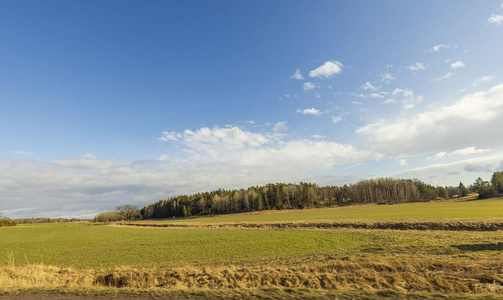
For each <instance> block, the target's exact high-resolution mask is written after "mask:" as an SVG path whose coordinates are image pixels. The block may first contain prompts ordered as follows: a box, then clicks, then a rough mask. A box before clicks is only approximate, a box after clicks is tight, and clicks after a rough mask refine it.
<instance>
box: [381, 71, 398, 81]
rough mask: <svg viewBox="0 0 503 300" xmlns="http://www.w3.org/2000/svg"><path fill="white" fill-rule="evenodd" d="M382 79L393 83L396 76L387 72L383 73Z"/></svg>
mask: <svg viewBox="0 0 503 300" xmlns="http://www.w3.org/2000/svg"><path fill="white" fill-rule="evenodd" d="M380 77H381V81H382V82H385V83H391V81H393V80H395V77H393V76H391V74H390V73H389V72H385V73H383V74H381V76H380Z"/></svg>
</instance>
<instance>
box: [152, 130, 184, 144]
mask: <svg viewBox="0 0 503 300" xmlns="http://www.w3.org/2000/svg"><path fill="white" fill-rule="evenodd" d="M181 137H182V134H181V133H177V132H175V131H163V132H162V136H161V137H159V138H157V139H158V140H159V141H163V142H169V141H178V139H180V138H181Z"/></svg>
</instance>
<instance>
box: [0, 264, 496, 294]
mask: <svg viewBox="0 0 503 300" xmlns="http://www.w3.org/2000/svg"><path fill="white" fill-rule="evenodd" d="M0 286H2V287H4V288H7V287H30V288H36V287H44V288H72V287H75V288H77V287H78V288H85V287H94V288H102V287H113V288H135V289H250V288H251V289H254V288H255V289H256V288H306V289H315V290H365V291H378V290H392V291H397V292H430V293H431V292H440V293H477V294H479V293H490V294H499V295H503V262H502V261H501V260H498V259H494V260H491V259H476V260H474V259H473V258H456V259H453V258H446V259H433V258H414V259H411V258H393V259H389V260H384V259H382V260H375V259H373V260H368V259H362V258H357V257H353V258H352V257H342V258H341V257H332V258H330V257H326V258H325V259H323V260H322V259H320V258H318V259H316V260H308V261H306V260H300V259H299V260H298V261H290V262H283V263H282V262H271V263H269V264H266V263H261V264H242V265H220V266H200V267H199V266H187V267H177V268H170V269H159V268H157V269H145V268H117V269H111V270H99V271H94V270H87V271H85V270H84V271H81V270H78V271H77V270H72V269H61V268H57V267H53V266H44V265H35V266H34V265H31V266H24V267H16V266H13V265H11V266H8V267H4V268H0Z"/></svg>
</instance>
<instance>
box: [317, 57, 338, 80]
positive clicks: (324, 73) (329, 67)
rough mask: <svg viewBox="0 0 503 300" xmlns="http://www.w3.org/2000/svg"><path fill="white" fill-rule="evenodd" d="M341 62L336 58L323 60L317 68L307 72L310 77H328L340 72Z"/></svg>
mask: <svg viewBox="0 0 503 300" xmlns="http://www.w3.org/2000/svg"><path fill="white" fill-rule="evenodd" d="M342 67H343V65H342V63H341V62H339V61H336V60H331V61H327V62H325V63H324V64H323V65H321V66H319V67H318V68H316V69H314V70H311V71H310V72H309V76H310V77H320V78H328V77H332V76H334V75H336V74H339V73H341V72H342Z"/></svg>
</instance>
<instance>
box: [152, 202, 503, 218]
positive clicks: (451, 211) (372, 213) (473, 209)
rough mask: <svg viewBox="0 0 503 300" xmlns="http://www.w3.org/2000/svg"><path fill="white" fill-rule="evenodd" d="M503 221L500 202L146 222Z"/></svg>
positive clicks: (434, 204) (290, 212)
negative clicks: (481, 219)
mask: <svg viewBox="0 0 503 300" xmlns="http://www.w3.org/2000/svg"><path fill="white" fill-rule="evenodd" d="M480 218H484V219H485V220H488V219H503V199H488V200H469V201H448V202H425V203H424V202H423V203H405V204H395V205H354V206H347V207H334V208H321V209H307V210H278V211H264V212H257V213H243V214H230V215H218V216H212V217H197V218H189V219H167V220H147V221H144V222H153V221H154V222H168V223H180V224H185V223H191V224H196V223H197V224H208V223H236V222H250V223H251V222H252V223H259V222H296V221H351V220H365V221H391V220H394V221H408V220H438V219H442V220H445V219H480Z"/></svg>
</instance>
